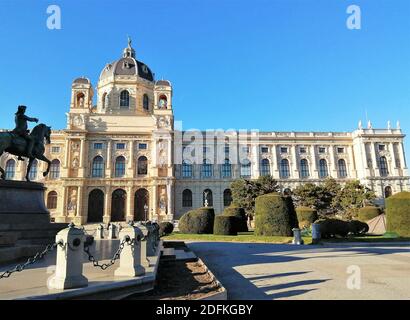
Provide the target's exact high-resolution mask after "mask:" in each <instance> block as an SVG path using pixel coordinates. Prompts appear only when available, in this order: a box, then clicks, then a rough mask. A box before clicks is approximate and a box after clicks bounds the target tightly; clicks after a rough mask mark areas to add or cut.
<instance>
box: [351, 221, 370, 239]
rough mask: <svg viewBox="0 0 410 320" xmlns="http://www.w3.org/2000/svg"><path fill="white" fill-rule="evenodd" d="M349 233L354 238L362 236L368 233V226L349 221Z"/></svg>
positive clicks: (363, 223) (359, 222)
mask: <svg viewBox="0 0 410 320" xmlns="http://www.w3.org/2000/svg"><path fill="white" fill-rule="evenodd" d="M349 232H350V233H352V234H354V235H355V236H359V235H363V234H365V233H367V232H369V225H368V224H367V223H365V222H362V221H359V220H352V221H349Z"/></svg>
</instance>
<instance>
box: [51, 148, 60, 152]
mask: <svg viewBox="0 0 410 320" xmlns="http://www.w3.org/2000/svg"><path fill="white" fill-rule="evenodd" d="M51 153H60V147H51Z"/></svg>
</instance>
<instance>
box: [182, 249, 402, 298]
mask: <svg viewBox="0 0 410 320" xmlns="http://www.w3.org/2000/svg"><path fill="white" fill-rule="evenodd" d="M188 245H189V247H190V249H191V250H193V251H194V252H195V253H196V254H197V255H198V256H199V257H200V258H201V259H202V260H203V261H204V262H205V264H206V265H207V266H208V268H209V269H210V270H211V271H212V272H213V273H214V274H215V276H216V277H217V278H218V280H219V281H220V282H221V283H222V285H223V286H224V287H225V288H226V289H227V290H228V298H229V299H240V300H242V299H250V300H255V299H257V300H259V299H261V300H272V299H320V300H322V299H332V300H333V299H349V300H350V299H410V244H378V245H374V244H372V245H370V244H369V245H366V244H350V245H340V244H335V245H325V246H312V245H309V246H295V245H276V244H244V243H215V242H213V243H211V242H191V243H189V244H188ZM352 265H354V266H358V267H359V268H360V272H361V277H360V278H361V289H359V290H358V289H354V290H352V289H349V288H348V286H347V281H348V277H349V276H351V274H349V273H348V272H347V271H348V267H349V266H352ZM356 274H357V273H356Z"/></svg>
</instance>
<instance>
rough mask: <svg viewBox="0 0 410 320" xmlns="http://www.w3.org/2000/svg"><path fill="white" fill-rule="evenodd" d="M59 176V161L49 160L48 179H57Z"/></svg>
mask: <svg viewBox="0 0 410 320" xmlns="http://www.w3.org/2000/svg"><path fill="white" fill-rule="evenodd" d="M58 178H60V161H59V160H57V159H54V160H53V161H51V166H50V179H58Z"/></svg>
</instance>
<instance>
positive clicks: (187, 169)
mask: <svg viewBox="0 0 410 320" xmlns="http://www.w3.org/2000/svg"><path fill="white" fill-rule="evenodd" d="M182 177H183V178H191V177H192V164H191V163H190V162H189V161H188V160H184V161H183V162H182Z"/></svg>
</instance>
